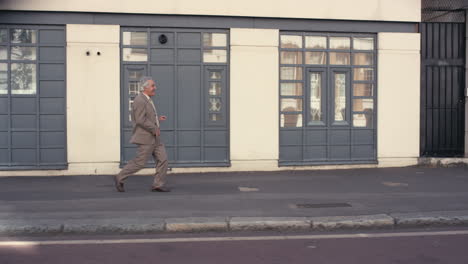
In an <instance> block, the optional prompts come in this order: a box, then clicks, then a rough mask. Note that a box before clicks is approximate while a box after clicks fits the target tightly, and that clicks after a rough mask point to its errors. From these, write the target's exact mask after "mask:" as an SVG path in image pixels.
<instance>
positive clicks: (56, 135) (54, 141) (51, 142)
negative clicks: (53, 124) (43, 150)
mask: <svg viewBox="0 0 468 264" xmlns="http://www.w3.org/2000/svg"><path fill="white" fill-rule="evenodd" d="M65 144H66V141H65V132H41V135H40V146H41V147H44V146H51V147H58V146H65Z"/></svg>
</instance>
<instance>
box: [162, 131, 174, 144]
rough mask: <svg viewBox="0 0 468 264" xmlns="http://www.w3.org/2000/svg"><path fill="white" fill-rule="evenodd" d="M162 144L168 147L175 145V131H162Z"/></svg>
mask: <svg viewBox="0 0 468 264" xmlns="http://www.w3.org/2000/svg"><path fill="white" fill-rule="evenodd" d="M161 138H162V142H164V144H166V145H174V132H173V131H161Z"/></svg>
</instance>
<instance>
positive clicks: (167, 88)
mask: <svg viewBox="0 0 468 264" xmlns="http://www.w3.org/2000/svg"><path fill="white" fill-rule="evenodd" d="M0 10H2V11H0V40H1V43H0V175H75V174H115V173H117V172H118V171H119V169H120V167H121V166H122V165H123V164H125V163H126V162H127V161H128V160H129V159H131V158H132V157H133V155H134V151H135V146H133V145H131V144H130V143H129V142H128V141H129V138H130V134H131V119H130V112H129V111H130V109H131V104H132V100H133V98H134V97H135V95H136V94H137V93H138V87H137V83H138V79H139V78H140V77H141V76H145V75H149V76H152V77H153V78H154V79H155V80H156V84H157V86H158V91H157V96H155V98H154V100H155V104H156V106H157V107H158V112H160V113H161V114H164V115H166V116H167V117H168V120H167V121H165V122H164V123H163V124H162V137H163V141H164V142H165V144H166V148H167V150H168V156H169V159H170V166H171V167H172V170H173V171H174V172H194V171H201V172H203V171H246V170H284V169H310V168H336V167H342V168H344V167H378V166H382V167H386V166H406V165H415V164H417V159H418V157H419V156H420V99H421V98H420V64H421V62H420V60H421V57H420V48H421V44H420V43H421V42H420V34H419V29H418V26H419V23H420V21H421V3H420V1H419V0H377V1H376V0H357V1H342V0H330V1H304V0H295V1H292V2H288V3H285V2H284V3H283V2H273V3H272V2H271V1H266V0H260V1H254V2H252V1H245V0H240V1H235V2H232V1H224V2H223V1H222V2H219V1H217V2H216V1H210V0H203V1H189V0H182V1H177V2H171V1H147V0H137V1H131V2H130V1H119V4H116V3H115V1H110V0H104V1H98V2H95V1H61V2H57V1H52V0H46V1H41V2H40V3H39V2H37V1H19V2H18V1H2V2H1V3H0ZM149 166H151V164H150V165H149ZM150 171H151V170H150V169H149V168H148V169H147V170H143V171H142V172H141V173H148V172H150Z"/></svg>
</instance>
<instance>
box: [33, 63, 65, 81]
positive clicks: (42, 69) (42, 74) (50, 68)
mask: <svg viewBox="0 0 468 264" xmlns="http://www.w3.org/2000/svg"><path fill="white" fill-rule="evenodd" d="M64 79H65V67H63V64H62V63H57V64H48V63H40V64H39V80H64Z"/></svg>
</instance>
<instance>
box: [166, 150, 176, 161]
mask: <svg viewBox="0 0 468 264" xmlns="http://www.w3.org/2000/svg"><path fill="white" fill-rule="evenodd" d="M166 155H167V160H169V163H171V162H173V161H175V148H174V147H167V146H166ZM169 166H170V165H169Z"/></svg>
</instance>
